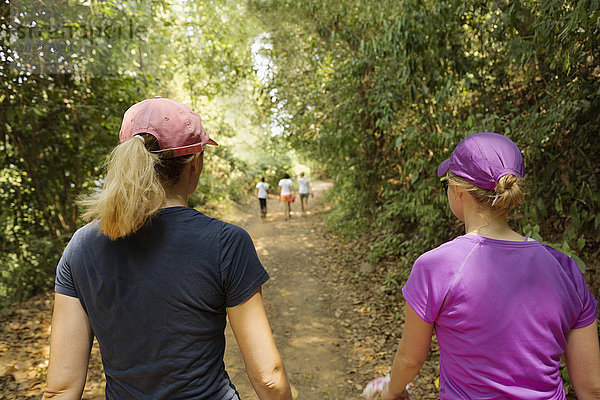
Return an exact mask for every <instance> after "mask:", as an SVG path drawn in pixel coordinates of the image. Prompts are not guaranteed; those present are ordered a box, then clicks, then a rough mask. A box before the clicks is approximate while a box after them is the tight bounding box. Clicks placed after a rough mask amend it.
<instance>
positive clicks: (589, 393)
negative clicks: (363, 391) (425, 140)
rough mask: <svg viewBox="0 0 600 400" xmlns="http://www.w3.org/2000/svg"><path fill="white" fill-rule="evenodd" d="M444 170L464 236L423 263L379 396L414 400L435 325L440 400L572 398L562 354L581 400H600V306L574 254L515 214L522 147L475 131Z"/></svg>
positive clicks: (408, 288)
mask: <svg viewBox="0 0 600 400" xmlns="http://www.w3.org/2000/svg"><path fill="white" fill-rule="evenodd" d="M437 174H438V176H439V177H443V178H442V185H443V188H444V190H445V192H446V193H447V196H448V203H449V206H450V209H451V210H452V212H453V214H454V215H455V216H456V217H457V218H458V219H459V220H460V221H461V222H463V223H464V225H465V235H462V236H459V237H457V238H455V239H454V240H452V241H450V242H447V243H444V244H442V245H441V246H440V247H438V248H436V249H433V250H431V251H429V252H427V253H425V254H423V255H422V256H420V257H419V258H418V259H417V260H416V261H415V263H414V266H413V269H412V271H411V274H410V277H409V278H408V280H407V282H406V284H405V286H404V287H403V289H402V294H403V296H404V299H405V300H406V324H405V327H404V332H403V335H402V340H401V342H400V345H399V347H398V351H397V353H396V357H395V360H394V363H393V366H392V371H391V374H390V380H389V383H388V384H387V385H385V386H384V387H383V388H382V389H380V391H379V394H380V395H381V398H382V399H384V400H393V399H400V398H407V396H408V393H407V392H406V390H405V388H406V386H407V384H408V383H409V382H410V381H411V380H412V379H413V378H414V377H415V376H416V374H417V373H418V372H419V370H420V368H421V366H422V364H423V362H424V361H425V359H426V357H427V354H428V352H429V344H430V342H431V337H432V334H433V332H434V330H435V334H436V337H437V340H438V344H439V348H440V378H439V383H440V389H439V398H440V399H442V400H443V399H565V398H566V395H565V391H564V389H563V382H562V380H561V374H560V363H561V357H562V356H563V355H564V356H565V360H566V363H567V367H568V371H569V375H570V378H571V381H572V383H573V387H574V388H575V391H576V393H577V396H578V398H579V399H599V398H600V349H599V346H598V331H597V316H598V301H597V300H596V299H595V298H594V297H593V296H592V294H591V292H590V290H589V289H588V287H587V285H586V283H585V280H584V278H583V276H582V274H581V271H580V270H579V268H578V266H577V263H576V262H575V261H574V260H573V259H571V258H570V257H568V256H566V255H565V254H563V253H561V252H559V251H557V250H555V249H553V248H552V247H550V246H548V245H546V244H544V243H540V242H538V241H536V240H533V239H531V238H528V237H524V236H522V235H521V234H519V233H518V232H516V231H514V230H513V229H512V228H511V227H510V226H509V224H508V222H507V219H506V218H507V216H508V215H509V213H510V212H511V211H512V210H513V209H514V208H515V207H517V206H519V205H521V204H522V203H523V202H524V194H523V188H524V163H523V157H522V155H521V152H520V150H519V149H518V148H517V146H516V145H515V144H514V143H513V142H512V141H511V140H510V139H508V138H506V137H505V136H502V135H499V134H496V133H488V132H484V133H477V134H474V135H471V136H469V137H467V138H465V139H464V140H463V141H461V142H460V143H459V144H458V146H457V147H456V148H455V149H454V151H453V152H452V155H451V156H450V158H448V159H447V160H445V161H444V162H442V163H441V164H440V166H439V168H438V171H437ZM376 394H377V393H376ZM376 394H375V395H376Z"/></svg>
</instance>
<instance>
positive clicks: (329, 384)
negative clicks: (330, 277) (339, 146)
mask: <svg viewBox="0 0 600 400" xmlns="http://www.w3.org/2000/svg"><path fill="white" fill-rule="evenodd" d="M329 186H330V185H329V184H327V183H319V184H317V185H314V187H313V190H314V192H315V197H314V198H310V199H309V211H308V213H307V215H306V216H302V214H301V212H300V204H299V203H298V202H296V203H293V204H292V218H291V219H290V220H289V221H286V220H284V214H283V207H284V206H283V204H280V203H279V201H278V200H277V199H269V201H268V210H269V211H270V214H269V217H268V218H267V220H266V222H263V221H261V219H260V217H259V216H258V202H256V204H254V203H255V202H252V203H251V204H249V205H247V206H243V207H240V208H238V209H237V212H236V213H235V214H237V215H233V216H232V217H231V218H229V219H228V220H229V221H231V222H233V223H236V224H238V225H240V226H242V227H243V228H245V229H246V230H247V231H248V232H249V233H250V235H251V236H252V238H253V240H254V244H255V246H256V249H257V251H258V254H259V257H260V259H261V261H262V263H263V265H264V266H265V268H266V269H267V271H268V272H269V274H270V275H271V279H270V280H269V282H267V284H265V286H264V288H263V289H264V291H263V293H264V301H265V306H266V309H267V314H268V316H269V320H270V323H271V328H272V330H273V334H274V337H275V341H276V343H277V347H278V348H279V350H280V352H281V354H282V357H283V360H284V363H285V366H286V369H287V373H288V377H289V379H290V382H291V384H292V386H293V389H294V390H293V392H294V395H295V398H296V399H298V400H304V399H306V400H310V399H354V398H358V396H357V395H358V394H360V393H359V392H357V389H356V387H355V385H354V384H353V383H352V382H348V377H347V371H346V366H347V360H346V352H345V351H344V347H343V344H344V342H345V341H344V339H343V337H341V336H340V334H341V333H342V332H343V330H341V329H340V324H339V323H338V321H336V317H335V313H333V312H332V310H331V309H330V307H329V306H328V303H327V299H328V297H327V296H324V293H325V292H326V291H327V290H328V287H327V286H326V285H325V284H324V282H323V281H324V279H325V276H324V274H323V266H322V265H321V261H322V259H323V252H324V251H325V249H324V246H323V245H322V243H320V241H321V239H322V238H321V237H320V236H319V234H318V227H319V224H321V221H320V218H319V215H318V210H319V209H320V205H319V199H320V196H321V193H322V191H323V190H325V189H327V188H328V187H329ZM227 343H228V344H227V350H226V356H225V363H226V367H227V370H228V371H229V374H230V376H231V379H232V381H233V382H234V384H235V385H236V386H237V387H238V390H239V392H240V395H241V396H242V399H244V400H247V399H251V400H252V399H258V397H257V396H256V394H255V393H254V390H252V387H251V386H250V383H249V382H248V379H247V377H246V372H245V369H244V367H243V365H244V364H243V361H242V358H241V355H240V353H239V350H238V348H237V344H236V342H235V338H234V337H233V334H232V333H231V331H230V330H229V329H228V332H227Z"/></svg>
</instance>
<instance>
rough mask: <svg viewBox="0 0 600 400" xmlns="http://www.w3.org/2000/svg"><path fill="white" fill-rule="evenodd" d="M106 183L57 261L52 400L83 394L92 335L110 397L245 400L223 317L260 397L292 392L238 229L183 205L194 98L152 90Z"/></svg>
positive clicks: (258, 277)
mask: <svg viewBox="0 0 600 400" xmlns="http://www.w3.org/2000/svg"><path fill="white" fill-rule="evenodd" d="M119 138H120V141H121V144H120V145H118V146H117V147H116V148H115V149H114V150H113V151H112V153H111V154H110V157H109V160H108V163H107V166H108V167H107V171H106V178H105V181H104V185H103V187H102V190H101V191H99V192H98V193H95V194H93V195H92V196H91V197H89V198H88V199H87V200H84V201H82V203H83V204H84V205H86V206H87V207H88V210H87V212H86V213H85V215H84V216H85V217H86V218H88V219H94V220H93V221H92V222H91V223H89V224H87V225H86V226H84V227H83V228H81V229H79V230H78V231H77V232H75V234H74V235H73V238H72V239H71V241H70V242H69V244H68V245H67V247H66V249H65V251H64V253H63V255H62V258H61V260H60V261H59V263H58V267H57V272H56V283H55V290H56V295H55V303H54V315H53V317H52V334H51V342H50V363H49V367H48V372H47V387H46V390H45V392H44V396H43V398H44V399H50V398H52V399H67V398H68V399H79V398H80V397H81V394H82V392H83V389H84V386H85V380H86V372H87V367H88V360H89V356H90V349H91V347H92V342H93V338H94V336H95V337H96V338H97V340H98V343H99V344H100V352H101V355H102V362H103V365H104V373H105V375H106V389H105V391H106V398H107V399H150V398H151V399H227V400H239V395H238V393H237V391H236V389H235V386H234V385H233V384H232V383H231V381H230V379H229V376H228V375H227V372H226V371H225V365H224V363H223V354H224V351H225V334H224V330H225V326H226V324H227V320H229V322H230V323H231V327H232V330H233V332H234V334H235V337H236V339H237V342H238V345H239V347H240V350H241V352H242V355H243V357H244V362H245V365H246V370H247V373H248V376H249V378H250V381H251V382H252V385H253V387H254V388H255V390H256V392H257V394H258V397H259V398H261V399H286V400H291V399H292V395H291V392H290V386H289V383H288V380H287V377H286V373H285V370H284V366H283V363H282V361H281V357H280V355H279V352H278V350H277V348H276V347H275V343H274V341H273V337H272V334H271V329H270V327H269V322H268V321H267V317H266V315H265V310H264V307H263V302H262V292H261V286H262V284H263V283H265V282H266V281H267V279H269V275H268V274H267V272H266V271H265V270H264V268H263V266H262V265H261V263H260V261H259V259H258V256H257V254H256V250H255V248H254V245H253V244H252V240H251V238H250V236H249V235H248V233H246V231H244V230H243V229H242V228H239V227H237V226H235V225H231V224H228V223H225V222H222V221H219V220H217V219H214V218H209V217H207V216H205V215H204V214H202V213H200V212H198V211H196V210H194V209H193V208H188V207H187V200H188V198H189V196H190V195H191V194H192V192H194V190H195V189H196V186H197V184H198V179H199V176H200V173H201V172H202V167H203V162H204V161H203V160H204V158H203V151H204V148H205V146H206V145H209V144H210V145H215V146H216V145H217V143H215V142H214V141H213V140H212V139H211V138H210V137H209V136H208V134H207V133H206V131H205V130H204V128H203V127H202V124H201V121H200V116H199V115H198V114H196V113H195V112H193V111H192V110H191V109H190V108H189V107H188V106H186V105H184V104H181V103H178V102H175V101H173V100H169V99H163V98H154V99H148V100H144V101H142V102H140V103H137V104H135V105H133V106H132V107H131V108H129V110H127V112H126V113H125V116H124V118H123V123H122V126H121V131H120V134H119Z"/></svg>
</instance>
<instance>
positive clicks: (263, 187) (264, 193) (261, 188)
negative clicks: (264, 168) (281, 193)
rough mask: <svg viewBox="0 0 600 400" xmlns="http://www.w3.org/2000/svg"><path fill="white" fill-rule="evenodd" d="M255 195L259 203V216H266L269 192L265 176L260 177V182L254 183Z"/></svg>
mask: <svg viewBox="0 0 600 400" xmlns="http://www.w3.org/2000/svg"><path fill="white" fill-rule="evenodd" d="M256 189H257V191H256V197H258V201H259V203H260V216H261V218H267V197H268V194H269V184H268V183H267V182H265V178H261V179H260V182H258V183H257V184H256Z"/></svg>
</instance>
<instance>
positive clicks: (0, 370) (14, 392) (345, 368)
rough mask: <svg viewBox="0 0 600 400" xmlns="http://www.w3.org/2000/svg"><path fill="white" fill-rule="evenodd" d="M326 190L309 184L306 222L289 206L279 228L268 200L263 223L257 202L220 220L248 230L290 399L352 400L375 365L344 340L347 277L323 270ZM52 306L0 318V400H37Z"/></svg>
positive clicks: (229, 352) (246, 386)
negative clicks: (323, 195) (310, 192)
mask: <svg viewBox="0 0 600 400" xmlns="http://www.w3.org/2000/svg"><path fill="white" fill-rule="evenodd" d="M328 187H330V184H327V183H318V184H316V185H314V187H313V190H314V192H315V197H314V198H310V199H309V202H310V205H309V212H308V213H307V215H306V216H304V217H303V216H302V215H301V213H300V211H299V210H300V204H299V202H297V203H294V204H293V210H292V218H291V219H290V220H289V221H284V216H283V205H282V204H279V201H278V200H276V199H270V200H269V204H268V207H269V210H270V214H269V218H268V219H267V221H265V222H263V221H261V219H260V217H259V216H258V214H259V213H258V202H257V201H252V202H251V203H248V204H244V205H241V206H236V207H233V208H232V209H231V210H228V211H227V212H224V213H223V215H224V216H223V219H225V220H227V221H230V222H233V223H236V224H238V225H240V226H242V227H244V228H245V229H246V230H248V232H249V233H250V235H251V236H252V238H253V240H254V243H255V245H256V248H257V251H258V254H259V256H260V259H261V261H262V263H263V264H264V266H265V268H266V269H267V271H268V272H269V274H270V275H271V279H270V280H269V281H268V282H267V283H266V284H265V286H264V301H265V306H266V309H267V314H268V316H269V320H270V323H271V328H272V330H273V334H274V337H275V341H276V343H277V346H278V348H279V350H280V352H281V354H282V357H283V359H284V363H285V366H286V369H287V373H288V376H289V378H290V381H291V383H292V386H293V392H294V397H295V398H296V399H298V400H323V399H333V400H337V399H340V400H341V399H344V400H358V399H359V398H360V393H361V390H362V388H361V385H360V384H359V383H357V382H362V383H364V382H363V381H364V380H365V379H366V376H367V375H368V376H369V377H370V376H371V375H372V374H373V364H375V359H374V358H373V357H374V354H376V349H372V348H371V347H369V342H368V341H367V342H364V341H363V340H362V338H359V337H360V336H362V334H354V337H357V339H355V340H354V341H353V340H351V339H349V338H350V336H351V335H350V333H352V332H355V331H356V326H357V325H358V324H357V323H356V318H360V317H361V314H360V313H357V312H356V310H357V307H360V303H361V301H360V300H356V293H354V294H353V293H351V291H352V290H353V289H352V288H351V287H349V286H344V285H345V283H346V282H348V280H349V278H348V276H347V275H343V274H342V275H340V274H338V275H336V273H334V272H333V271H332V270H331V269H330V268H329V267H331V266H332V265H338V264H339V263H340V261H339V260H340V258H339V253H338V256H337V258H336V257H334V256H333V253H334V252H335V250H336V249H337V247H336V246H337V244H336V243H335V239H332V238H329V239H327V238H326V237H325V236H324V235H323V234H322V230H321V227H322V223H321V219H320V215H319V213H320V210H322V206H321V205H320V204H319V199H320V197H321V193H322V192H323V191H324V190H326V189H327V188H328ZM255 203H256V204H255ZM338 251H339V249H338ZM336 263H337V264H336ZM339 269H340V270H342V269H343V266H342V267H340V268H339ZM52 305H53V294H52V293H51V292H49V293H45V294H43V295H40V296H36V297H35V298H33V299H31V300H29V301H27V302H25V303H23V304H22V305H20V306H19V307H17V308H16V309H15V310H14V311H13V312H11V313H9V314H4V315H0V399H11V400H12V399H19V400H24V399H39V398H40V394H41V392H42V390H43V387H44V382H45V372H46V367H47V359H48V353H49V336H50V322H51V317H52ZM363 308H364V307H363ZM348 318H352V320H350V319H348ZM227 343H228V344H227V349H226V357H225V361H226V365H227V370H228V372H229V374H230V376H231V379H232V381H233V382H234V384H235V385H236V386H237V388H238V390H239V392H240V394H241V396H242V399H244V400H253V399H257V396H256V395H255V394H254V391H253V389H252V387H251V385H250V383H249V381H248V378H247V376H246V372H245V368H244V364H243V361H242V358H241V355H240V353H239V350H238V348H237V343H236V342H235V338H234V337H233V334H232V333H231V331H230V329H229V328H228V330H227ZM352 343H354V345H353V344H352ZM365 343H366V344H365ZM357 354H358V355H359V356H360V357H358V358H356V357H355V359H354V360H349V356H350V355H357ZM364 354H367V355H369V354H370V355H369V356H364ZM379 361H380V360H379ZM362 370H365V371H367V372H365V376H362V375H360V372H361V371H362ZM357 373H358V374H359V375H360V378H359V379H357V378H358V377H359V375H357ZM83 399H87V400H100V399H104V375H103V371H102V364H101V360H100V356H99V350H98V346H97V343H95V345H94V348H93V349H92V356H91V360H90V367H89V370H88V379H87V383H86V388H85V391H84V395H83Z"/></svg>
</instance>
